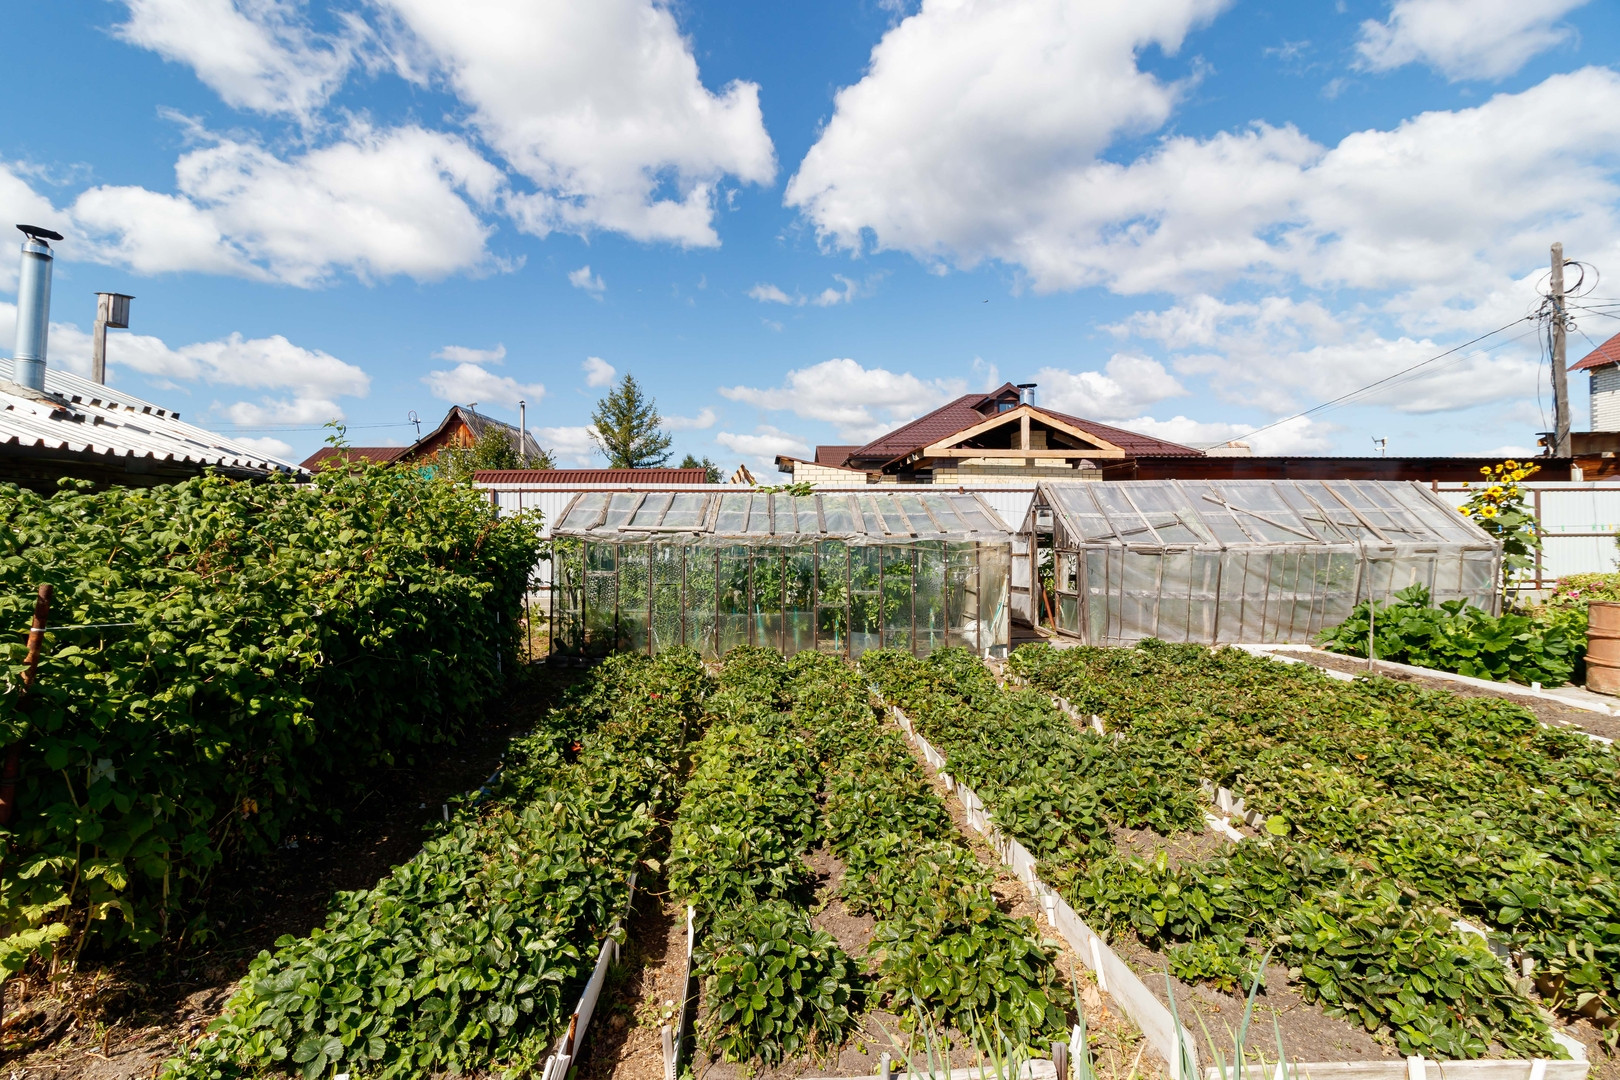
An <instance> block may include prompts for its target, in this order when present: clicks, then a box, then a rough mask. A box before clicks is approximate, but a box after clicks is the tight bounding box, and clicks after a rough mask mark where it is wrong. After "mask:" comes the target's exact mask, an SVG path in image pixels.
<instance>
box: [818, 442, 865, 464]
mask: <svg viewBox="0 0 1620 1080" xmlns="http://www.w3.org/2000/svg"><path fill="white" fill-rule="evenodd" d="M859 449H860V447H859V446H818V447H816V464H817V465H830V466H832V467H833V468H835V469H838V468H842V467H843V465H844V462H846V461H848V460H849V455H851V454H853V453H854V452H855V451H857V450H859Z"/></svg>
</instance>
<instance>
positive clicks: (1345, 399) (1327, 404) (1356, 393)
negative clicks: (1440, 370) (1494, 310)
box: [1203, 315, 1620, 450]
mask: <svg viewBox="0 0 1620 1080" xmlns="http://www.w3.org/2000/svg"><path fill="white" fill-rule="evenodd" d="M1617 317H1620V316H1617ZM1533 318H1535V316H1534V315H1524V316H1521V317H1519V318H1517V319H1514V320H1513V321H1512V322H1508V323H1503V324H1502V325H1501V326H1498V327H1497V328H1496V329H1495V330H1490V331H1487V332H1485V333H1483V334H1481V335H1479V337H1476V338H1473V339H1471V340H1469V341H1465V342H1463V343H1462V344H1460V345H1454V346H1452V347H1451V348H1449V349H1447V350H1446V351H1445V352H1442V353H1436V354H1435V355H1434V356H1431V357H1429V358H1428V359H1427V360H1420V361H1418V362H1417V363H1415V364H1413V365H1412V366H1410V367H1406V368H1402V369H1401V370H1400V371H1397V372H1395V373H1394V374H1392V375H1386V376H1384V377H1383V378H1382V379H1378V380H1376V381H1374V382H1370V383H1368V384H1367V385H1365V386H1362V387H1360V388H1358V389H1355V390H1351V391H1350V392H1348V393H1345V394H1340V395H1339V396H1338V397H1336V398H1331V399H1329V400H1327V401H1324V402H1321V403H1320V404H1317V405H1313V406H1311V407H1310V408H1309V409H1304V410H1301V411H1300V412H1297V413H1295V414H1293V415H1292V416H1285V417H1283V418H1282V419H1281V420H1274V421H1272V422H1271V423H1269V424H1266V425H1264V426H1263V427H1257V428H1254V429H1253V430H1251V431H1247V432H1245V433H1244V434H1242V435H1239V436H1236V438H1239V439H1247V438H1249V437H1250V436H1253V435H1258V434H1260V433H1261V432H1262V431H1270V430H1271V429H1272V428H1275V427H1281V426H1282V425H1283V424H1290V423H1293V422H1294V421H1295V420H1298V419H1301V418H1302V417H1306V416H1311V415H1313V414H1315V413H1319V412H1322V411H1324V410H1326V409H1332V408H1336V407H1338V406H1341V405H1346V404H1349V403H1350V401H1352V400H1353V399H1355V398H1357V397H1360V396H1361V395H1362V394H1365V393H1367V392H1369V391H1371V390H1376V389H1379V388H1380V387H1383V386H1384V385H1385V384H1387V383H1390V382H1393V381H1394V380H1396V379H1399V378H1400V377H1401V376H1403V375H1408V374H1410V373H1412V372H1414V371H1417V370H1419V369H1420V368H1425V367H1428V366H1429V365H1430V364H1433V363H1435V362H1436V361H1438V360H1444V359H1445V358H1446V357H1448V356H1451V355H1452V354H1454V353H1458V352H1461V351H1462V350H1464V349H1466V348H1468V347H1469V346H1471V345H1477V344H1479V343H1480V342H1481V341H1484V340H1485V339H1486V338H1489V337H1494V336H1496V335H1497V334H1500V333H1501V332H1502V331H1504V330H1508V329H1511V328H1512V327H1514V326H1517V325H1518V324H1519V323H1522V322H1528V321H1529V320H1531V319H1533ZM1524 336H1526V335H1522V334H1521V335H1519V338H1522V337H1524ZM1519 338H1514V339H1512V340H1519ZM1510 343H1511V342H1510V341H1505V342H1502V343H1501V345H1497V346H1493V348H1500V347H1501V346H1502V345H1507V344H1510ZM1225 443H1226V440H1221V441H1220V442H1214V443H1210V444H1209V445H1208V446H1205V447H1203V449H1205V450H1208V449H1210V448H1212V447H1216V446H1224V445H1225Z"/></svg>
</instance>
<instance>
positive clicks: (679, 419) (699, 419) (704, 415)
mask: <svg viewBox="0 0 1620 1080" xmlns="http://www.w3.org/2000/svg"><path fill="white" fill-rule="evenodd" d="M718 419H720V417H719V416H718V415H716V413H715V411H714V410H713V409H710V408H703V409H700V410H699V411H698V414H697V415H696V416H666V417H664V426H665V427H666V428H668V429H669V430H671V431H704V430H707V429H708V428H712V427H714V423H715V421H716V420H718Z"/></svg>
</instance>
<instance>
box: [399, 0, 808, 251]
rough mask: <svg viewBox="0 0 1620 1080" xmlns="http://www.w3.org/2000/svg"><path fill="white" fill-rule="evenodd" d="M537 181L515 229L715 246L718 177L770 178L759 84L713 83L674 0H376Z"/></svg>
mask: <svg viewBox="0 0 1620 1080" xmlns="http://www.w3.org/2000/svg"><path fill="white" fill-rule="evenodd" d="M381 2H382V3H384V4H385V5H386V6H387V8H388V9H389V10H390V11H392V12H393V13H394V14H395V15H396V16H397V17H398V19H399V21H400V23H401V25H402V27H403V28H405V30H407V31H408V32H409V34H411V35H412V36H413V37H414V39H415V44H416V46H417V47H418V48H419V49H420V51H421V52H422V53H423V54H425V55H426V56H428V57H430V58H431V62H432V64H433V65H434V68H435V70H436V71H437V72H438V73H440V74H442V76H443V77H444V78H445V79H446V80H447V81H448V82H449V84H450V86H451V87H452V88H453V89H454V91H455V93H456V94H457V96H458V97H460V98H461V100H462V101H463V102H465V103H466V104H467V105H468V106H469V107H470V109H471V111H472V116H471V122H472V124H473V125H474V126H475V127H476V128H477V129H478V130H479V132H480V133H481V134H482V136H483V138H484V139H485V140H486V141H487V142H488V143H489V145H491V146H493V147H494V148H495V149H496V150H497V151H498V152H499V153H500V154H501V156H502V157H504V158H505V159H506V161H507V162H509V163H510V164H511V166H512V167H513V168H514V169H515V170H517V171H518V172H519V173H521V174H523V175H524V176H525V177H527V178H528V179H529V180H530V181H532V182H533V184H534V186H535V188H536V190H535V191H533V192H532V193H527V194H514V195H513V196H511V197H510V199H509V202H508V206H509V209H510V210H511V211H512V212H513V214H514V215H515V216H516V218H517V220H518V221H519V223H520V224H521V225H522V227H523V228H525V229H527V230H529V231H530V232H533V233H535V234H536V235H539V236H544V235H546V234H547V233H549V232H552V231H554V230H561V231H566V232H577V233H586V232H590V231H592V230H596V229H607V230H611V231H615V232H622V233H624V234H625V235H627V236H630V237H632V238H634V239H637V240H660V241H671V242H674V243H677V244H682V245H686V246H697V247H702V246H712V245H714V244H717V243H719V236H718V235H717V234H716V233H715V230H714V225H713V219H714V213H715V206H716V202H717V197H718V194H719V190H720V187H721V185H722V184H723V183H724V181H725V179H726V178H727V177H728V176H730V177H735V178H736V179H737V180H739V181H742V182H744V183H768V182H769V181H770V180H771V179H772V178H773V177H774V176H775V173H776V159H775V152H774V150H773V148H772V146H771V140H770V136H769V135H767V134H766V132H765V125H764V120H763V117H762V115H761V113H760V108H759V87H758V86H757V85H755V84H754V83H750V82H740V81H739V82H732V83H730V84H728V85H727V86H726V87H724V88H723V89H722V90H721V91H720V92H719V93H712V92H710V91H709V90H708V89H707V88H706V87H705V86H704V85H703V82H702V79H701V78H700V77H699V74H698V66H697V60H696V59H695V57H694V56H693V54H692V48H691V46H690V44H689V43H688V42H687V40H686V39H685V38H684V37H682V35H681V32H680V28H679V26H678V25H677V24H676V22H675V17H674V15H673V14H672V12H671V10H670V9H669V8H668V7H665V6H664V5H662V4H656V3H654V2H653V0H594V2H592V3H587V4H581V3H575V2H572V0H464V2H462V3H458V4H446V3H443V2H442V0H381Z"/></svg>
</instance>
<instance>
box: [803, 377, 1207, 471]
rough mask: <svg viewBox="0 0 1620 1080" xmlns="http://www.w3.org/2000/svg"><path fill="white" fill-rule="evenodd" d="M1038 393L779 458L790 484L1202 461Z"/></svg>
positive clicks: (946, 408)
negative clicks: (1044, 402) (809, 457)
mask: <svg viewBox="0 0 1620 1080" xmlns="http://www.w3.org/2000/svg"><path fill="white" fill-rule="evenodd" d="M1034 392H1035V386H1034V384H1032V383H1026V384H1023V385H1021V386H1015V385H1014V384H1012V383H1004V384H1002V385H1001V386H1000V387H998V388H997V389H995V390H992V391H990V392H989V393H987V394H964V395H963V396H961V397H959V398H957V399H956V400H955V401H951V402H947V403H946V404H944V405H942V406H940V407H939V408H937V409H935V410H934V411H933V412H931V413H928V414H926V415H924V416H920V417H918V418H917V419H916V420H913V421H911V422H910V423H909V424H905V425H903V426H901V427H898V428H896V429H895V430H893V431H891V432H888V433H887V434H884V435H880V436H878V437H877V438H876V439H873V440H872V441H871V442H869V443H866V444H865V445H864V446H818V447H817V448H816V456H815V459H814V460H813V461H805V460H802V459H798V458H791V457H786V456H783V457H779V458H777V467H778V468H780V469H781V470H782V471H783V472H791V473H792V474H793V480H794V482H795V483H801V482H809V483H816V484H828V483H861V482H863V481H864V482H866V483H890V484H894V483H904V484H913V483H922V484H926V483H935V484H958V483H986V482H995V481H997V480H1018V481H1026V480H1101V479H1104V478H1105V477H1111V476H1113V475H1130V474H1132V473H1133V472H1134V467H1135V466H1134V463H1135V460H1136V459H1137V458H1139V457H1153V458H1166V457H1170V458H1201V457H1203V456H1204V451H1202V450H1195V449H1193V448H1192V447H1190V446H1182V445H1180V444H1179V443H1173V442H1168V441H1166V440H1164V439H1157V438H1154V437H1153V436H1151V435H1142V434H1139V433H1137V432H1134V431H1126V430H1125V429H1123V428H1117V427H1113V426H1111V425H1108V424H1100V423H1098V422H1096V421H1095V420H1087V419H1084V418H1083V417H1078V416H1070V415H1068V414H1067V413H1060V412H1057V411H1055V410H1053V409H1045V408H1042V407H1040V406H1039V405H1037V404H1035V393H1034Z"/></svg>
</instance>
